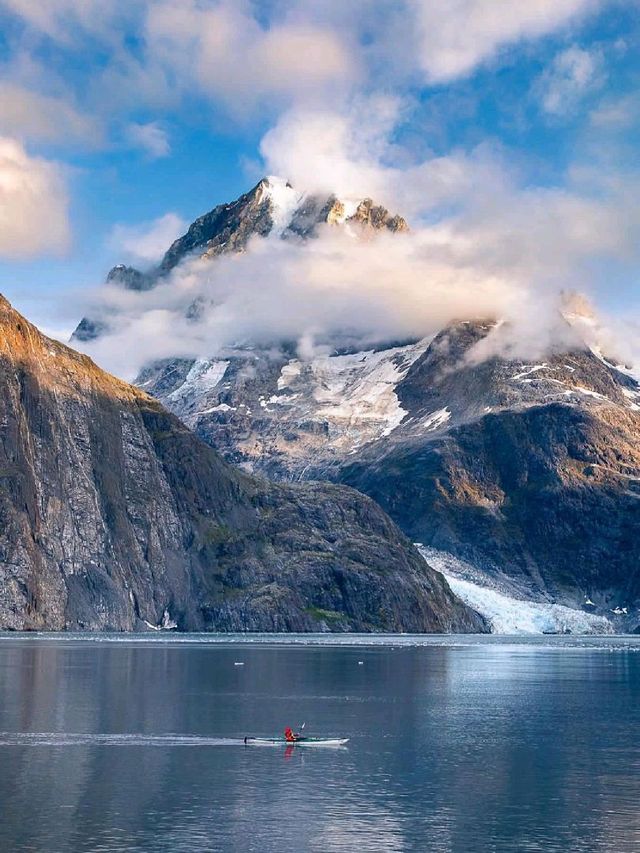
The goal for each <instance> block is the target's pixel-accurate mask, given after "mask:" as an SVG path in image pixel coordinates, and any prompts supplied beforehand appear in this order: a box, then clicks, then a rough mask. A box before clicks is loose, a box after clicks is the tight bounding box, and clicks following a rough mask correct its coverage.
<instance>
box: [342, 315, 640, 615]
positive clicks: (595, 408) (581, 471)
mask: <svg viewBox="0 0 640 853" xmlns="http://www.w3.org/2000/svg"><path fill="white" fill-rule="evenodd" d="M484 334H486V327H483V326H482V325H480V324H461V325H459V326H455V327H453V328H451V329H449V330H446V331H445V332H443V333H442V334H441V335H439V336H438V337H437V338H436V339H435V340H434V341H433V343H432V344H431V346H430V347H429V349H428V350H427V351H426V352H425V353H424V355H423V356H422V357H421V358H420V359H418V360H417V361H416V362H415V363H414V364H413V366H412V368H411V369H410V371H409V372H408V374H407V376H406V377H405V379H404V380H403V382H401V383H400V384H399V386H398V387H397V394H398V398H399V400H400V402H401V405H402V406H404V407H405V408H406V409H407V411H408V412H409V413H410V414H409V415H408V416H407V417H406V419H405V421H403V423H402V424H401V425H400V426H399V427H398V428H397V429H396V430H395V431H394V432H392V433H391V434H390V435H389V436H387V437H384V438H381V439H379V440H378V441H375V442H373V443H371V444H370V445H369V446H368V447H366V448H363V449H362V450H361V451H359V452H357V453H356V454H354V455H353V457H352V458H351V459H349V460H345V461H344V463H343V465H342V466H341V467H340V470H339V471H338V472H337V477H338V478H339V479H340V480H341V481H343V482H348V483H350V484H352V485H355V486H357V487H358V488H361V489H362V490H363V491H365V492H366V493H367V494H370V495H371V496H373V497H374V498H375V499H376V500H378V501H379V502H380V504H381V505H382V506H383V507H385V508H386V509H387V511H388V512H390V514H391V515H392V517H394V518H395V520H396V521H397V522H398V523H399V524H400V526H401V527H402V528H403V529H404V530H405V531H406V532H407V533H408V534H409V535H410V536H411V537H412V538H413V539H414V541H422V542H424V543H425V544H428V545H430V546H432V547H435V548H437V549H440V550H442V551H447V552H449V553H452V554H455V555H457V556H459V557H461V558H463V559H465V560H468V561H469V562H470V563H471V564H473V565H474V566H476V567H479V568H480V569H482V570H483V571H484V572H485V573H486V575H488V576H489V577H490V578H492V579H498V580H499V581H500V582H501V583H502V584H505V583H506V584H508V585H509V586H511V588H512V589H515V590H516V591H520V592H523V591H528V592H531V591H533V592H534V593H536V594H537V595H538V597H539V598H540V599H546V600H550V601H561V602H565V603H569V604H572V605H573V606H583V605H584V604H585V601H587V602H590V603H589V605H588V607H589V608H593V609H594V611H598V612H602V613H606V614H608V615H609V616H610V617H611V614H612V613H613V614H614V617H618V619H617V623H616V624H617V625H618V627H619V628H629V627H631V628H633V627H635V626H636V625H637V624H638V615H637V614H638V604H639V602H640V544H639V542H640V540H639V539H638V534H640V502H639V500H638V497H639V495H640V492H639V491H638V489H637V484H638V483H640V416H639V414H638V409H639V407H638V402H639V400H640V390H639V388H638V385H637V383H636V382H635V380H634V379H633V378H632V377H630V376H628V375H626V374H625V373H623V372H621V371H620V370H619V369H617V368H615V367H613V366H612V365H610V364H608V363H606V361H604V360H603V359H602V358H600V357H599V356H597V355H595V354H594V353H592V352H591V351H589V350H587V349H586V348H577V349H575V350H574V351H571V352H566V353H561V354H557V355H555V356H552V357H550V358H549V359H547V361H545V362H542V363H539V364H523V363H514V362H510V361H504V360H502V359H499V358H494V359H489V360H487V361H485V362H483V363H481V364H479V365H473V364H469V363H466V364H465V362H464V356H465V354H466V353H467V352H468V351H469V348H470V347H471V346H472V345H473V343H474V342H475V341H477V340H478V339H479V338H481V337H482V336H483V335H484ZM613 621H614V623H615V622H616V619H615V618H614V619H613Z"/></svg>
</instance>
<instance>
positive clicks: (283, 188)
mask: <svg viewBox="0 0 640 853" xmlns="http://www.w3.org/2000/svg"><path fill="white" fill-rule="evenodd" d="M262 198H263V199H268V200H269V203H270V210H271V219H272V220H273V226H272V228H271V232H270V236H275V237H280V236H282V233H283V232H284V231H285V229H286V228H288V227H289V225H290V224H291V219H292V218H293V214H294V213H295V212H296V210H297V209H298V207H299V206H300V204H301V202H302V200H303V198H304V193H301V192H298V191H297V190H294V188H293V187H292V186H291V184H290V183H289V182H288V181H286V180H285V179H284V178H278V177H276V176H275V175H269V176H268V177H267V178H266V179H265V181H264V182H263V196H262Z"/></svg>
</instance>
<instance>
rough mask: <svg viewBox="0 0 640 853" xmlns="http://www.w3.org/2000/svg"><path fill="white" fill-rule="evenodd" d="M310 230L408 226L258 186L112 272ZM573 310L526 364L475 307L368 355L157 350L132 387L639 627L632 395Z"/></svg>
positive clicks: (188, 419) (502, 576) (208, 431)
mask: <svg viewBox="0 0 640 853" xmlns="http://www.w3.org/2000/svg"><path fill="white" fill-rule="evenodd" d="M318 223H327V224H329V225H333V226H335V227H346V228H354V226H355V224H356V223H357V224H358V227H361V228H363V229H364V231H363V232H361V233H364V234H365V235H370V234H372V233H373V232H369V230H368V229H371V228H384V229H391V230H392V231H394V230H404V229H405V228H406V223H405V222H404V220H401V219H400V218H399V217H391V216H390V215H389V214H388V213H387V211H385V210H384V209H383V208H380V207H376V206H375V205H373V203H371V202H369V201H366V202H361V203H355V204H351V205H349V204H344V203H343V202H339V201H337V200H336V199H335V198H331V199H306V198H304V197H302V196H300V195H299V194H297V193H296V192H295V190H293V189H292V188H291V187H289V186H288V185H286V184H285V183H284V182H279V181H276V180H274V179H270V180H265V181H263V182H261V183H260V184H259V185H258V187H256V188H255V189H254V190H253V191H252V192H250V193H248V194H247V195H245V196H242V197H241V198H240V199H238V200H237V201H236V202H234V203H232V204H230V205H221V206H219V207H218V208H216V209H215V210H214V211H212V212H211V213H209V214H206V215H205V216H203V217H201V218H200V219H199V220H197V221H196V222H195V223H194V224H193V225H192V226H191V228H190V229H189V231H188V232H187V234H186V235H185V236H184V237H182V238H180V239H179V240H177V241H176V242H175V243H174V244H173V246H172V247H171V248H170V249H169V251H168V252H167V254H166V255H165V258H164V260H163V261H162V263H161V264H160V266H159V267H158V268H157V269H156V270H154V271H152V272H151V273H150V274H148V275H150V276H151V279H149V278H147V279H145V281H144V282H143V285H141V284H140V281H139V280H138V279H137V278H136V276H135V275H134V273H132V272H130V271H129V272H126V275H125V273H124V272H123V271H122V270H121V269H120V268H116V270H118V269H120V272H119V273H118V275H120V276H123V279H122V281H123V286H126V287H135V288H136V289H141V288H142V289H144V288H145V287H147V286H148V281H149V280H152V281H153V282H158V281H160V280H162V277H163V276H164V275H165V274H166V273H167V271H169V270H171V269H173V268H174V267H175V266H176V265H178V264H179V263H180V262H181V261H182V260H184V259H186V258H189V257H190V256H192V254H193V253H194V252H195V253H196V254H198V255H202V256H205V257H210V258H212V259H214V258H215V257H216V256H217V255H219V254H221V253H226V252H234V251H244V249H245V248H246V246H247V241H248V240H249V238H250V237H251V236H252V235H260V236H265V235H267V234H271V235H274V234H275V236H281V237H284V238H285V239H287V238H289V237H300V235H302V236H303V237H304V238H305V239H306V238H308V237H312V236H313V234H314V229H315V228H316V227H317V225H318ZM425 287H428V282H426V283H425ZM194 310H195V309H194ZM567 310H568V311H571V312H572V314H574V315H575V314H576V313H577V314H580V315H582V316H579V317H576V316H572V317H570V322H571V323H572V324H573V332H571V333H570V334H569V332H568V333H567V335H566V337H567V338H568V339H570V338H573V340H574V343H573V344H572V345H567V347H566V348H565V349H564V351H562V350H556V351H554V352H552V353H550V354H549V355H548V356H547V357H546V358H543V359H540V360H539V361H537V362H535V363H525V362H522V361H519V360H515V359H508V358H502V357H499V356H496V355H491V343H492V341H493V340H494V339H495V337H496V335H499V334H500V327H499V326H496V324H495V322H494V321H488V322H480V321H478V320H476V319H475V318H473V317H469V318H463V320H465V319H466V321H461V322H457V323H454V324H452V325H450V326H449V327H447V328H445V329H443V330H442V331H441V332H440V333H439V334H438V335H436V336H435V338H434V339H425V340H421V341H410V342H407V341H400V342H388V343H383V344H381V345H380V346H379V347H378V348H377V349H371V350H368V351H366V352H354V351H353V349H349V348H348V346H347V345H346V344H345V346H344V347H342V348H340V346H339V344H340V342H339V341H338V342H337V344H338V348H337V350H336V351H334V352H333V354H331V355H326V356H323V357H312V358H302V357H297V356H296V354H295V352H293V351H292V348H291V345H290V343H287V342H280V343H279V344H277V345H274V346H273V347H270V348H269V349H268V350H267V349H261V348H260V347H257V346H252V345H247V346H242V347H236V348H231V349H227V350H225V351H224V352H223V353H217V354H212V356H211V357H210V358H202V359H199V360H194V359H181V358H175V359H165V360H164V361H161V362H156V363H155V364H151V365H149V366H148V367H147V368H146V369H145V370H144V371H143V372H142V374H141V375H140V377H139V380H138V381H139V384H140V385H141V386H142V387H143V388H144V389H145V390H146V391H148V392H150V393H151V394H153V395H154V396H156V397H158V398H159V399H160V400H161V401H162V402H163V403H164V404H165V405H166V406H167V407H168V408H169V409H171V410H172V411H173V412H175V413H176V414H178V415H179V416H180V417H181V418H182V419H183V420H184V421H185V423H187V425H188V426H190V427H191V428H192V429H193V430H194V431H195V432H196V433H197V434H198V435H199V436H200V437H201V438H203V439H204V440H205V441H206V442H208V443H209V444H211V445H212V446H213V447H215V448H216V449H218V450H219V451H220V452H221V453H222V454H223V455H224V456H225V457H226V458H227V459H228V460H231V461H233V462H236V463H239V464H241V465H242V466H243V467H245V468H246V469H247V470H249V471H255V472H259V473H264V474H266V475H267V476H269V477H271V478H272V479H276V480H285V481H286V480H303V479H304V480H306V479H331V480H336V481H340V482H347V483H349V484H351V485H354V486H356V487H357V488H358V489H359V490H361V491H363V492H365V493H366V494H369V495H371V496H372V497H374V498H375V499H376V501H378V502H379V503H380V504H381V505H382V506H383V507H384V508H385V509H386V510H387V512H388V513H389V514H390V515H391V516H392V518H394V520H395V521H396V522H397V523H398V524H399V525H400V526H401V527H402V529H403V530H404V531H405V532H406V533H407V534H408V535H409V536H410V537H411V538H412V539H413V540H414V541H420V542H422V543H424V544H425V545H427V546H430V547H433V548H436V549H439V550H440V551H443V552H449V553H450V554H452V555H454V556H456V557H458V558H460V559H463V560H466V561H467V562H468V563H469V564H470V566H471V568H472V571H473V574H474V577H475V578H476V579H480V581H481V582H482V583H489V584H492V585H493V584H496V583H498V584H499V585H500V588H501V589H504V590H505V591H506V592H509V593H513V592H515V593H517V594H518V595H519V596H523V595H524V596H529V597H531V598H534V599H536V600H539V601H546V602H559V603H564V604H568V605H570V606H573V607H580V608H583V609H584V610H585V611H586V612H590V613H591V612H594V613H599V614H603V615H606V616H607V617H608V618H609V619H610V620H611V621H612V622H613V623H614V625H615V626H616V627H617V628H619V629H633V628H635V627H636V625H638V616H637V614H638V606H639V605H640V572H639V570H638V567H639V566H640V545H639V544H638V543H640V536H639V535H638V534H639V533H640V501H639V500H638V494H637V492H638V489H637V484H638V482H640V441H639V428H640V415H639V409H640V388H639V386H638V384H637V382H636V381H635V379H634V378H633V377H632V376H631V375H629V373H628V372H627V371H625V370H624V369H620V368H618V367H616V366H615V365H614V364H612V363H610V362H609V361H608V360H606V359H605V358H603V357H602V355H601V354H600V353H599V352H597V351H592V349H590V348H589V347H588V346H587V345H586V344H584V343H583V342H582V339H581V337H580V332H579V329H580V328H581V327H582V328H585V326H586V325H588V324H590V323H591V324H592V323H593V322H594V321H593V317H589V316H584V315H585V309H584V306H581V305H580V304H578V301H576V300H574V301H573V303H572V304H571V305H567ZM110 321H112V318H111V320H110V319H109V318H99V319H98V320H97V321H95V322H97V323H106V324H107V325H108V323H109V322H110ZM334 343H336V342H335V341H334ZM483 348H484V350H483ZM482 351H484V352H485V353H486V355H485V357H484V358H483V359H479V354H480V353H481V352H482Z"/></svg>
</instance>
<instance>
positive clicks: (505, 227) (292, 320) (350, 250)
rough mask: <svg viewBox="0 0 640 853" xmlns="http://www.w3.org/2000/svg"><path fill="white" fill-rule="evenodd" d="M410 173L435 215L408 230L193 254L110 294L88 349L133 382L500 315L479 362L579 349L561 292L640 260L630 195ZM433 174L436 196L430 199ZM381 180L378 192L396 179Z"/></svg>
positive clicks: (434, 167) (480, 163)
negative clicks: (502, 326) (161, 366)
mask: <svg viewBox="0 0 640 853" xmlns="http://www.w3.org/2000/svg"><path fill="white" fill-rule="evenodd" d="M367 168H369V169H372V170H374V169H375V163H374V161H368V162H367ZM415 169H416V170H415V171H413V172H412V174H411V181H410V182H409V183H413V185H414V186H413V191H414V192H415V194H416V198H419V197H421V195H422V194H423V193H426V194H427V197H429V198H430V202H429V204H430V208H429V210H428V211H427V212H426V213H425V212H424V211H423V218H422V220H418V221H416V222H414V223H412V227H411V230H410V231H409V232H408V233H399V234H391V233H387V232H381V233H376V234H371V233H366V234H360V233H359V232H358V230H357V228H355V229H354V228H353V227H352V226H347V227H342V226H324V227H323V228H322V229H321V231H320V234H319V236H318V238H317V239H309V240H306V241H297V240H282V239H280V238H279V237H276V236H272V237H268V238H266V239H264V238H254V240H253V241H252V242H251V243H250V244H249V246H248V248H247V250H246V251H245V252H244V253H242V254H240V255H228V256H220V257H217V258H215V259H214V260H201V259H198V258H192V259H188V260H186V261H185V262H183V264H182V265H180V266H179V267H178V268H177V269H176V270H175V271H174V272H173V274H172V275H171V277H169V278H168V279H167V280H165V281H164V282H163V283H162V284H160V285H158V286H157V287H156V288H155V289H154V290H152V291H150V292H146V293H143V294H138V293H131V292H127V291H124V290H122V289H121V288H117V287H112V288H107V289H105V290H103V291H102V292H101V300H102V301H101V304H100V305H98V306H96V307H95V309H94V311H95V312H97V314H98V316H99V315H101V314H102V315H103V316H104V315H106V316H108V317H110V321H111V323H112V328H113V333H112V334H110V335H108V336H106V337H105V338H103V339H100V340H98V341H97V342H94V343H92V344H90V345H88V346H87V347H86V349H87V351H88V352H89V354H90V355H92V356H93V357H94V358H95V359H96V360H97V361H98V362H99V363H101V364H103V365H104V366H106V367H107V368H109V369H110V370H112V371H113V372H116V373H118V374H119V375H122V376H125V377H126V378H128V379H133V378H134V377H135V375H136V374H137V373H138V371H139V370H140V368H142V367H143V366H144V365H145V364H146V363H148V362H149V361H153V360H155V359H158V358H165V357H175V356H183V357H211V356H215V355H217V354H221V353H224V351H225V349H226V348H228V347H230V346H234V345H238V344H240V345H242V344H247V343H249V344H252V345H253V344H255V345H261V346H265V347H271V346H278V345H279V344H280V343H281V342H282V341H283V340H287V341H299V342H304V346H302V345H301V348H300V353H301V355H303V356H304V355H306V356H308V355H309V353H310V352H313V351H316V352H317V351H325V348H326V347H329V349H330V348H331V347H332V346H335V345H336V344H339V345H345V344H349V345H353V346H358V347H366V346H369V345H371V344H379V343H380V342H384V341H390V340H397V339H405V338H420V337H423V336H427V335H430V334H434V333H435V332H437V331H438V330H439V329H440V328H442V326H443V325H446V324H447V323H449V322H451V321H454V320H459V319H476V318H493V319H501V320H506V321H507V322H508V328H509V330H510V333H509V335H505V334H503V335H501V336H498V337H494V338H493V339H492V346H493V347H494V349H493V350H492V351H491V353H489V352H487V353H485V356H488V355H489V354H492V355H495V354H497V353H499V354H503V355H505V356H508V357H519V358H524V359H529V358H538V357H542V356H544V355H545V354H546V353H547V352H548V351H549V349H553V348H557V347H563V346H572V345H574V344H575V337H574V336H573V334H572V333H571V332H570V330H568V328H567V326H566V324H565V323H563V322H560V320H559V317H560V315H559V311H560V307H561V295H562V292H563V291H566V290H571V289H578V290H582V289H584V288H585V287H586V289H587V290H588V291H590V292H591V293H592V294H593V295H595V296H596V297H597V295H598V288H597V284H598V281H597V279H596V277H594V275H593V268H594V266H598V265H601V266H602V268H603V269H605V270H606V260H607V258H615V257H618V256H621V255H627V256H629V257H631V256H633V257H635V259H636V260H637V259H638V248H637V246H638V245H639V244H640V241H639V240H638V237H640V216H639V215H638V214H637V213H636V212H635V208H634V202H633V198H634V192H633V191H631V192H629V194H628V195H626V194H625V195H624V196H620V195H619V194H618V193H617V192H610V193H609V194H608V195H607V194H604V193H600V194H599V195H594V194H592V195H589V194H588V193H587V191H586V190H587V188H586V187H583V186H579V185H576V186H575V187H574V188H573V190H572V191H568V190H567V189H565V188H545V189H540V188H535V187H534V188H532V187H529V186H527V185H522V184H519V183H518V180H517V175H514V174H512V173H510V172H509V170H508V167H507V165H506V164H505V163H503V162H501V161H500V160H499V159H492V158H491V156H490V155H489V153H488V152H484V151H483V152H477V153H476V154H475V156H471V157H467V158H465V157H463V156H462V155H458V156H455V157H452V158H451V160H450V161H449V160H448V159H447V158H438V159H437V160H436V161H435V162H432V163H427V164H422V165H421V166H419V167H415ZM437 173H439V174H440V175H441V179H440V190H439V192H438V193H435V194H432V195H431V196H429V195H428V193H429V190H430V189H432V188H433V187H434V185H436V184H437V181H436V180H435V179H434V175H436V174H437ZM374 177H377V179H378V180H379V181H380V182H381V185H382V184H383V183H384V180H386V179H387V178H388V175H386V173H385V171H384V169H383V170H382V174H381V175H377V176H376V175H374ZM395 177H398V176H397V175H395ZM403 177H404V178H406V177H407V176H406V175H404V176H403ZM420 181H421V182H422V183H420ZM406 183H407V181H406V180H405V181H402V182H401V185H402V186H405V185H406ZM628 189H629V188H628ZM416 204H417V202H416ZM400 212H401V213H402V212H404V211H403V210H402V209H400ZM621 220H623V221H624V222H625V228H621V227H620V224H621ZM603 284H605V285H608V280H604V279H603ZM193 306H197V308H198V310H197V312H195V313H194V311H193Z"/></svg>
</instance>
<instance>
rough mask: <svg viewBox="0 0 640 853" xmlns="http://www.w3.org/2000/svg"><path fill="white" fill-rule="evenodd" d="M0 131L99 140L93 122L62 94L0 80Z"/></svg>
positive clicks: (48, 139)
mask: <svg viewBox="0 0 640 853" xmlns="http://www.w3.org/2000/svg"><path fill="white" fill-rule="evenodd" d="M0 134H3V135H6V136H12V137H18V138H20V139H28V140H34V141H42V142H84V143H87V144H88V145H89V146H91V145H94V144H97V143H98V142H99V141H100V138H101V133H100V130H99V128H98V126H97V123H96V122H95V120H94V119H93V118H91V117H90V116H85V115H82V114H81V113H79V112H78V111H77V110H76V109H75V108H74V107H73V106H72V105H71V104H69V103H67V102H66V101H65V100H64V99H63V98H58V97H49V96H45V95H40V94H38V93H37V92H34V91H30V90H29V89H27V88H25V87H23V86H20V85H17V84H15V83H11V82H9V81H2V82H0Z"/></svg>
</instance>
